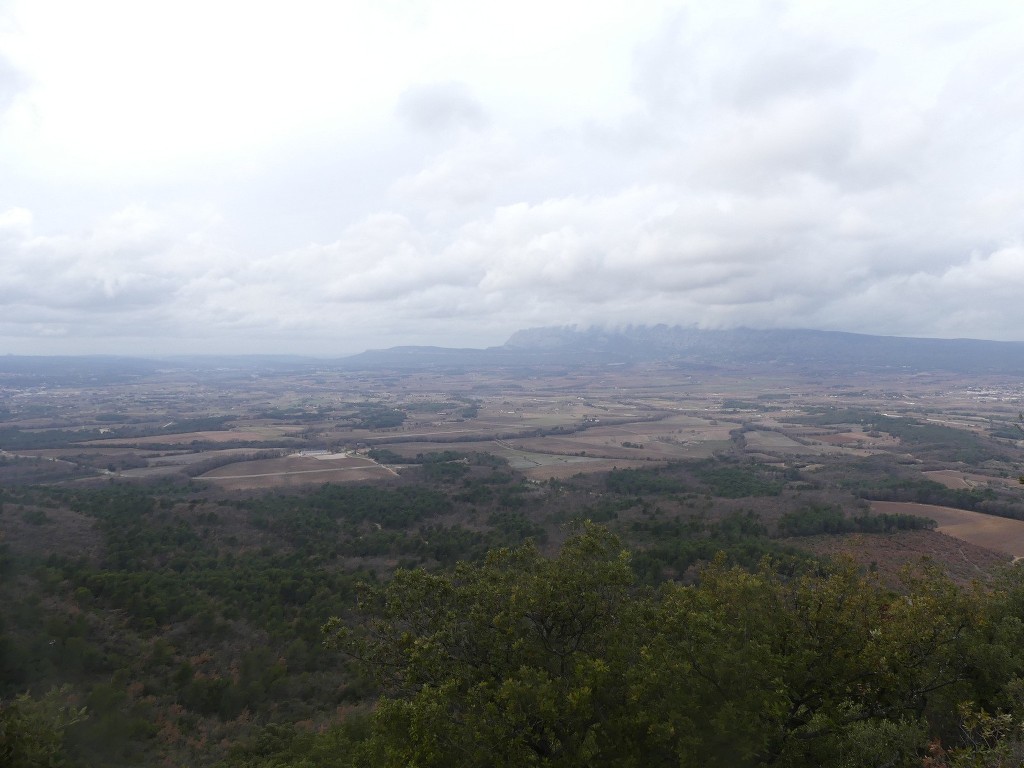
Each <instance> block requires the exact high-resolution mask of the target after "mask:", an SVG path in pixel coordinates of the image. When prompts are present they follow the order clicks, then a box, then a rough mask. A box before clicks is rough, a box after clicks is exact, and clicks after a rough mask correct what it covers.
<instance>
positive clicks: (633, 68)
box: [0, 0, 1024, 355]
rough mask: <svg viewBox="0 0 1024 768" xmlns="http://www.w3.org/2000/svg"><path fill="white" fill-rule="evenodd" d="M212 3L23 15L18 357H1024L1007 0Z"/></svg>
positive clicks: (13, 133)
mask: <svg viewBox="0 0 1024 768" xmlns="http://www.w3.org/2000/svg"><path fill="white" fill-rule="evenodd" d="M207 5H208V4H203V6H202V7H200V6H199V5H198V4H190V3H188V2H184V3H182V2H179V3H175V4H169V3H168V4H166V5H165V4H163V3H149V4H141V5H140V4H136V3H117V2H112V0H107V1H104V2H97V3H95V4H86V5H84V6H83V5H82V4H78V3H58V2H47V0H33V2H32V3H28V2H25V3H17V2H15V3H13V4H9V6H6V7H7V8H8V10H7V11H6V17H5V18H6V21H5V22H3V23H0V352H19V353H58V352H59V353H68V352H72V353H73V352H82V353H85V352H126V353H164V352H166V353H172V352H186V351H196V352H222V351H235V352H282V351H286V352H305V353H314V354H324V355H331V354H341V353H348V352H355V351H359V350H361V349H364V348H367V347H380V346H389V345H394V344H409V343H411V344H420V343H431V344H445V345H453V346H455V345H465V346H481V345H486V344H494V343H500V342H501V341H502V340H504V338H505V337H507V336H508V335H509V334H510V333H511V332H512V331H514V330H516V329H518V328H521V327H528V326H535V325H548V324H567V323H577V324H589V323H600V324H618V323H640V322H665V323H680V324H694V323H696V324H700V325H704V326H709V327H726V326H735V325H749V326H754V327H814V328H826V329H837V330H849V331H861V332H867V333H881V334H898V335H922V336H954V337H982V338H997V339H1024V330H1022V329H1024V309H1022V307H1024V185H1022V184H1020V178H1019V177H1020V170H1021V169H1022V168H1024V156H1022V154H1024V150H1022V147H1024V134H1022V131H1021V128H1020V126H1021V125H1024V57H1021V56H1020V54H1019V40H1020V39H1022V38H1021V35H1022V33H1024V9H1021V8H1019V7H1018V6H1017V5H1016V4H1010V3H997V2H991V3H988V4H985V3H982V4H972V6H971V7H970V8H967V7H966V6H964V4H961V3H950V4H947V5H945V6H943V5H942V4H935V3H928V4H920V5H916V4H913V3H910V4H900V5H899V6H898V7H893V6H892V5H891V4H888V5H885V4H882V3H877V4H872V3H857V4H846V3H838V2H837V3H799V2H783V3H767V2H766V3H757V2H751V3H740V4H736V3H730V4H726V5H721V4H708V3H696V2H694V3H688V4H682V5H680V6H678V7H675V6H674V5H673V4H663V5H656V4H651V5H650V6H649V10H647V8H648V6H645V9H644V10H643V11H642V12H641V10H640V9H637V8H636V7H635V6H636V4H635V3H634V4H628V3H625V2H611V3H604V4H602V3H597V4H594V3H586V4H584V3H570V2H567V3H556V4H554V8H553V9H552V8H551V7H550V5H543V6H542V5H541V4H539V3H537V4H530V3H525V4H517V5H516V6H514V7H513V6H507V7H504V10H503V11H502V12H501V13H502V14H503V15H501V16H499V17H494V16H493V15H492V14H491V13H489V12H488V11H487V10H486V9H485V5H481V4H479V3H468V2H458V1H456V0H452V1H451V2H411V3H401V4H399V3H395V4H389V3H368V2H367V3H364V4H360V3H345V4H341V5H339V4H326V3H325V4H318V3H313V2H304V3H298V4H297V5H296V6H295V8H294V9H292V8H291V6H289V10H288V12H287V14H286V15H284V16H282V14H284V13H285V12H284V11H283V10H281V9H283V6H280V7H279V10H278V11H277V12H276V14H275V13H271V12H270V11H269V10H263V9H262V6H259V5H258V4H256V5H253V4H235V3H214V4H212V7H213V8H214V11H213V12H211V13H207V14H206V15H204V14H203V12H202V9H203V8H206V7H207ZM3 8H5V6H3V5H0V9H3ZM86 8H88V10H86ZM144 8H145V9H146V10H142V9H144ZM339 8H343V9H344V10H338V9H339ZM513 9H514V10H515V12H513ZM61 10H66V11H68V12H69V13H71V15H72V16H73V19H71V20H73V21H74V22H75V25H77V29H78V32H79V35H78V36H77V37H75V38H74V39H71V36H70V35H56V40H52V39H51V37H52V36H53V34H54V30H55V25H56V23H57V22H55V21H53V19H55V18H59V16H60V14H59V13H58V11H61ZM0 13H4V11H2V10H0ZM165 27H170V28H172V29H173V30H175V34H176V35H177V37H176V38H175V39H176V40H177V43H175V44H174V45H171V44H169V43H167V42H164V41H165V36H164V35H162V34H161V35H157V30H158V28H159V29H161V30H162V29H164V28H165ZM331 30H333V31H334V32H335V33H336V34H330V31H331ZM62 45H66V46H67V49H66V50H64V49H62V48H61V46H62ZM189 45H192V46H193V48H189ZM151 48H153V49H152V50H151ZM341 49H344V50H341ZM190 50H191V51H193V55H192V56H189V55H187V53H186V52H187V51H190ZM94 58H95V59H96V60H93V59H94Z"/></svg>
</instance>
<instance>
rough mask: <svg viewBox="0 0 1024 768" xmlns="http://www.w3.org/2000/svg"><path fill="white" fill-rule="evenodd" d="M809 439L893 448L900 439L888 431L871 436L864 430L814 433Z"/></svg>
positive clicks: (835, 443) (830, 442)
mask: <svg viewBox="0 0 1024 768" xmlns="http://www.w3.org/2000/svg"><path fill="white" fill-rule="evenodd" d="M810 439H812V440H817V441H818V442H820V443H827V444H829V445H842V446H858V447H864V448H893V447H895V446H897V445H899V444H900V441H899V440H897V439H896V438H894V437H893V436H892V435H890V434H888V433H881V434H880V435H879V436H878V437H871V436H870V435H868V434H867V433H866V432H840V433H838V434H835V435H814V436H813V437H811V438H810Z"/></svg>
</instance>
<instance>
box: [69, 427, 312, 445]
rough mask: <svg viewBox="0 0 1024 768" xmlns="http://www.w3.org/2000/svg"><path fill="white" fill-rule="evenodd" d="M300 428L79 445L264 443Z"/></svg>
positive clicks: (190, 434)
mask: <svg viewBox="0 0 1024 768" xmlns="http://www.w3.org/2000/svg"><path fill="white" fill-rule="evenodd" d="M300 431H301V428H300V427H257V428H255V429H229V430H224V431H212V432H183V433H180V434H173V435H150V436H148V437H132V438H118V437H113V438H109V439H106V440H87V441H85V442H83V443H77V445H88V446H100V447H102V446H113V445H130V446H131V445H189V444H190V443H193V442H200V443H230V442H234V441H236V440H237V441H241V440H244V441H252V442H263V441H266V440H276V439H278V438H281V437H288V436H289V435H291V434H294V433H296V432H300Z"/></svg>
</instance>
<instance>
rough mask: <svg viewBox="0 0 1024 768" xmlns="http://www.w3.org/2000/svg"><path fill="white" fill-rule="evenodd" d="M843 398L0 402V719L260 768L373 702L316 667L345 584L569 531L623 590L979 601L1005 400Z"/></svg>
mask: <svg viewBox="0 0 1024 768" xmlns="http://www.w3.org/2000/svg"><path fill="white" fill-rule="evenodd" d="M856 378H857V377H856V376H854V377H852V379H855V380H847V381H832V380H828V379H825V378H822V377H821V376H814V377H811V376H804V375H800V374H797V373H794V374H792V375H781V374H778V373H772V374H771V375H766V374H764V373H763V372H760V371H719V370H701V371H686V370H680V369H679V368H678V367H669V366H665V365H658V364H645V365H637V366H635V367H634V366H629V365H623V366H615V367H613V368H611V367H606V366H593V367H590V368H588V367H585V366H584V367H579V368H576V369H573V370H566V369H564V368H560V367H555V366H552V367H551V368H550V369H543V368H540V367H537V368H534V369H531V370H530V371H528V372H523V371H517V370H513V369H510V368H495V369H490V370H480V371H457V370H454V371H437V370H422V371H401V370H383V371H345V370H330V369H324V370H315V371H308V370H305V371H292V370H287V371H274V370H266V371H261V372H260V375H259V376H258V377H257V376H254V375H253V374H252V372H251V370H245V371H238V372H232V371H230V370H220V371H218V372H217V375H216V376H212V375H211V376H210V377H209V378H203V377H201V376H199V375H198V374H195V373H194V372H188V371H184V372H181V373H180V374H179V375H175V374H174V373H173V372H168V371H162V372H161V374H160V375H159V376H158V377H155V378H153V379H152V380H147V381H139V380H132V381H131V382H130V383H127V384H125V383H118V382H113V383H105V384H95V385H83V384H82V382H81V380H80V379H75V380H74V381H68V382H61V381H60V380H52V381H48V382H47V383H46V386H45V387H43V386H36V387H19V386H14V385H11V384H10V383H6V384H5V383H3V382H2V381H0V566H3V567H2V568H0V601H3V604H4V605H5V606H10V607H9V609H8V610H7V612H6V613H5V615H4V617H3V619H4V623H2V624H0V671H2V672H3V674H4V676H5V677H4V680H5V682H4V684H3V685H4V686H5V687H4V688H3V689H2V690H0V696H4V695H7V696H9V695H17V694H18V693H19V692H21V691H23V690H25V689H27V688H32V689H33V690H40V691H45V690H48V689H50V688H53V687H57V690H60V688H59V686H60V685H63V684H67V685H70V686H71V688H70V689H69V690H70V691H71V693H69V694H67V695H68V696H70V697H71V698H72V699H73V700H74V701H75V702H79V703H80V704H82V705H85V706H87V707H88V709H89V711H90V713H91V715H90V720H89V721H87V722H86V723H83V724H81V725H76V726H74V727H72V728H70V730H69V736H68V740H69V742H68V743H69V744H70V745H71V747H69V748H71V749H73V750H74V754H76V755H78V756H79V757H80V758H81V759H80V761H79V762H80V763H82V764H93V765H111V766H126V767H127V766H143V767H144V768H150V766H153V768H155V766H157V765H190V766H192V765H195V766H222V767H223V768H234V766H241V765H257V766H261V767H262V766H263V765H264V764H263V763H262V762H252V760H253V759H255V758H252V754H255V753H252V754H251V753H249V752H245V751H244V750H243V751H242V752H238V745H239V744H246V745H253V746H252V747H251V748H252V749H253V750H258V749H270V748H271V747H273V745H275V744H276V745H278V746H280V744H281V743H282V742H280V739H286V741H287V739H298V740H300V741H301V739H303V738H306V737H307V736H309V738H312V736H310V734H314V733H320V732H321V731H325V730H329V729H331V728H333V727H337V726H338V725H339V723H341V722H342V719H343V714H344V716H348V714H351V713H357V714H358V713H365V712H367V711H368V710H369V708H370V707H371V703H372V702H373V701H374V700H375V698H374V697H376V696H378V695H379V693H380V691H379V690H378V689H377V688H375V687H374V683H373V682H372V681H371V680H369V679H368V678H367V677H365V676H364V675H362V674H361V673H358V672H357V671H356V670H355V667H354V666H352V663H350V662H349V661H345V660H341V659H340V658H339V656H338V654H337V653H335V652H332V651H329V650H328V649H326V648H325V646H324V637H323V633H322V627H323V626H324V624H325V623H326V622H327V621H328V620H329V619H330V618H331V617H332V616H338V615H349V614H350V613H351V611H352V607H353V605H355V604H356V603H357V597H356V596H357V594H362V593H361V592H360V591H359V590H360V589H363V588H364V587H360V586H359V585H360V584H362V585H364V586H365V585H366V584H386V583H388V581H389V580H390V579H391V578H393V577H394V575H395V574H396V573H398V572H410V569H416V568H423V569H425V571H424V572H425V573H429V574H434V575H437V574H444V573H448V572H450V569H452V568H453V567H455V564H456V563H458V562H467V563H475V564H479V563H481V562H483V558H484V556H485V554H486V553H487V552H488V551H489V550H500V549H501V548H507V547H513V548H514V547H518V546H521V545H524V544H525V543H527V542H529V544H528V546H529V547H533V548H535V551H536V552H537V553H539V556H544V557H547V556H551V557H553V556H556V555H557V554H558V553H559V551H560V548H561V547H562V546H563V545H564V544H565V542H567V541H571V540H572V537H573V536H574V535H576V534H577V533H578V532H579V531H580V530H581V526H584V525H585V521H591V523H592V524H596V525H599V526H601V530H603V531H606V532H607V533H608V535H610V536H615V537H618V539H617V540H619V541H621V542H622V545H623V546H624V547H627V548H628V549H629V552H630V555H629V560H628V563H629V566H628V567H629V569H630V574H631V578H632V579H635V583H636V584H637V585H638V587H642V588H645V589H646V588H647V587H656V586H658V585H664V584H666V583H676V584H680V585H692V584H698V583H700V580H701V578H702V573H703V572H704V570H705V569H706V568H708V567H709V563H713V562H719V561H721V562H725V563H727V564H728V565H730V566H735V567H737V568H743V569H748V570H749V571H752V572H754V571H757V569H759V568H761V567H762V564H764V563H772V564H775V566H777V567H778V568H779V569H780V572H784V573H786V574H789V575H793V574H806V573H817V572H819V571H820V569H821V568H823V567H825V566H824V564H825V563H832V562H839V561H842V562H845V558H849V559H850V561H851V562H853V563H854V564H855V565H856V567H857V568H859V569H860V571H861V572H863V573H865V574H871V576H872V578H876V577H877V578H878V579H879V581H880V582H881V583H883V584H886V585H891V586H892V588H893V589H899V588H900V587H899V585H900V584H901V581H900V579H901V578H902V576H901V574H903V573H904V571H905V569H906V568H911V569H914V568H920V567H924V566H922V558H927V559H928V560H927V562H928V563H931V564H933V565H934V564H937V565H938V567H939V569H940V570H941V571H942V572H943V573H945V574H946V575H947V576H948V577H949V578H950V579H952V580H953V581H954V582H955V583H956V584H959V585H969V584H970V583H971V582H973V581H975V580H977V581H979V582H980V583H985V582H987V581H989V580H992V579H996V578H999V574H1000V573H1001V569H1002V568H1004V567H1006V566H1007V564H1008V563H1010V562H1011V561H1012V560H1013V559H1014V558H1016V557H1022V556H1024V486H1022V485H1021V484H1020V483H1019V482H1018V481H1017V478H1018V477H1019V476H1020V475H1022V474H1024V449H1022V445H1021V440H1020V439H1019V437H1018V435H1019V433H1020V431H1019V429H1018V427H1017V424H1016V420H1017V414H1019V413H1020V410H1021V408H1022V405H1024V391H1022V389H1021V387H1020V386H1019V385H1018V384H1017V383H1016V382H1013V381H1009V380H998V379H993V380H981V379H979V380H977V381H964V380H963V378H962V377H961V378H956V377H951V376H949V375H947V374H929V375H924V374H914V375H901V374H899V373H893V374H892V375H889V376H881V375H878V374H873V375H871V376H867V375H865V376H863V377H862V379H860V380H856ZM5 569H6V570H5ZM787 578H788V576H787ZM645 594H653V592H650V593H647V592H645ZM112 681H114V682H112ZM70 700H71V699H69V701H70ZM359 716H362V715H359ZM275 729H277V730H275ZM282 729H283V730H282ZM303 729H305V730H303ZM275 734H276V735H275ZM282 734H292V735H291V736H288V737H287V738H286V737H285V736H282ZM301 734H306V736H302V735H301ZM275 739H278V741H275ZM287 743H288V744H297V743H299V741H287ZM232 745H234V746H232ZM259 745H262V746H259ZM248 748H249V747H246V749H248ZM273 748H274V749H276V748H277V747H273ZM282 748H284V747H282ZM232 750H234V751H232ZM260 754H262V753H260ZM250 758H252V759H250ZM268 759H269V758H268ZM232 761H234V762H232ZM270 764H271V763H267V765H270Z"/></svg>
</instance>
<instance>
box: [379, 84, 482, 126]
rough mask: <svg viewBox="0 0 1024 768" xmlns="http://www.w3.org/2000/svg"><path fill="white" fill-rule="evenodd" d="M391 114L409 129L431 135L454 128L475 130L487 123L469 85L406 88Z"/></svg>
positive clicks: (429, 85) (431, 85) (432, 85)
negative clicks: (394, 114) (393, 113)
mask: <svg viewBox="0 0 1024 768" xmlns="http://www.w3.org/2000/svg"><path fill="white" fill-rule="evenodd" d="M395 113H396V114H397V115H398V117H399V118H400V119H401V120H402V122H403V123H405V125H406V126H408V127H409V128H411V129H413V130H416V131H422V132H424V133H431V134H437V133H443V132H445V131H452V130H457V129H468V130H472V131H477V130H480V129H481V128H483V127H484V126H485V125H486V124H487V122H488V121H487V115H486V113H485V112H484V109H483V107H482V106H481V105H480V102H479V101H477V100H476V98H475V97H474V96H473V93H472V91H471V90H470V88H469V86H467V85H466V84H465V83H459V82H445V83H430V84H427V85H415V86H412V87H410V88H407V89H406V90H405V91H403V92H402V94H401V96H399V98H398V105H397V106H396V108H395Z"/></svg>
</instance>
